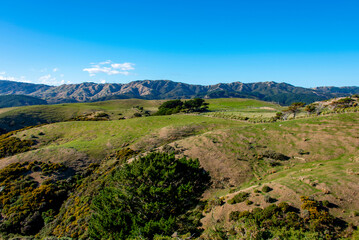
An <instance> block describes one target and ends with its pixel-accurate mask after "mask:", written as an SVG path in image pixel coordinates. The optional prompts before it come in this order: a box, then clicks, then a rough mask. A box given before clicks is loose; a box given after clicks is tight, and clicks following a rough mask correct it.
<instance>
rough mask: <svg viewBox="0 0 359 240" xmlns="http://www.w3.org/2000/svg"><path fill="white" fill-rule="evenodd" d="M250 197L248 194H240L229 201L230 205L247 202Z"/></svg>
mask: <svg viewBox="0 0 359 240" xmlns="http://www.w3.org/2000/svg"><path fill="white" fill-rule="evenodd" d="M249 195H250V194H249V193H247V192H240V193H238V194H237V195H235V196H234V197H233V198H232V199H230V200H228V203H229V204H236V203H241V202H244V201H245V200H247V199H248V197H249Z"/></svg>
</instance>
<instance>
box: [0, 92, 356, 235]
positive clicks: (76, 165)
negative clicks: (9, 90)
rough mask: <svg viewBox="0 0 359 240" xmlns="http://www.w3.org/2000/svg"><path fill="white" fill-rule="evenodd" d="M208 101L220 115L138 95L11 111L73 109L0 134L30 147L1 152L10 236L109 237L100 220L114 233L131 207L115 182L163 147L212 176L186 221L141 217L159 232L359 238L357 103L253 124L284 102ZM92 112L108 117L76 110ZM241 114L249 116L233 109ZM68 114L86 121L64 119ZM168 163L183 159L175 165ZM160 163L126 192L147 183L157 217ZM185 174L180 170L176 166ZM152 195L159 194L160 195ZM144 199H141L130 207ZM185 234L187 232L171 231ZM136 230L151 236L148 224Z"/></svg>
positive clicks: (4, 225) (5, 229) (1, 225)
mask: <svg viewBox="0 0 359 240" xmlns="http://www.w3.org/2000/svg"><path fill="white" fill-rule="evenodd" d="M353 99H354V98H353ZM206 101H207V102H208V103H209V110H210V111H209V112H205V113H201V114H182V113H180V114H175V115H169V116H168V115H167V116H148V117H133V114H134V113H136V112H137V113H139V111H141V110H140V109H142V108H141V107H143V110H142V111H143V112H144V111H150V112H154V111H156V109H157V107H158V106H159V105H160V104H161V103H162V102H163V101H160V100H138V99H122V100H112V101H105V102H98V103H73V104H60V105H48V106H28V107H21V108H15V109H13V110H10V111H7V112H4V113H3V114H5V113H8V114H9V113H11V114H10V115H8V116H9V119H11V116H18V115H14V113H15V112H16V111H20V110H21V111H27V112H28V116H29V117H30V116H31V114H33V115H34V116H35V114H34V112H33V108H44V107H52V108H53V109H55V110H52V111H54V112H51V111H50V112H49V113H48V114H49V116H54V115H58V114H59V113H62V114H63V115H61V116H60V115H59V118H58V120H57V122H54V123H50V124H46V125H42V126H37V127H32V128H28V129H23V130H18V131H16V132H14V133H8V134H6V135H1V137H0V141H1V143H7V142H9V143H10V144H12V142H13V141H14V142H15V143H18V146H20V144H25V143H28V144H29V145H28V146H25V147H26V148H24V151H23V152H21V151H18V153H17V154H11V153H8V155H7V156H5V157H3V158H2V159H1V160H0V178H1V179H2V183H1V184H2V185H0V187H1V189H3V190H2V191H0V199H1V202H0V204H3V205H1V208H2V209H3V211H2V214H3V219H1V220H0V232H1V234H2V236H3V237H4V238H5V239H7V238H11V237H20V236H24V235H27V236H29V235H30V236H34V235H36V236H37V237H38V238H44V237H49V236H51V237H53V238H64V237H68V238H73V239H88V238H89V237H90V236H91V237H93V236H95V238H98V239H101V236H99V235H96V232H95V233H94V232H93V231H94V229H99V228H98V227H97V225H94V224H95V223H96V224H100V226H105V227H106V228H104V230H103V231H104V234H105V233H106V234H110V235H111V233H112V232H116V231H117V230H118V229H117V228H112V227H111V226H113V225H111V224H112V223H111V221H112V222H113V220H112V219H115V216H117V217H120V216H121V217H122V216H123V215H121V214H122V213H123V212H126V211H124V210H118V211H117V212H116V210H115V209H116V207H120V206H121V204H120V205H118V202H116V201H119V200H118V198H116V197H113V196H119V197H121V196H123V195H121V194H120V192H118V195H116V194H115V195H111V194H114V192H113V191H112V190H111V189H117V190H118V191H121V189H122V187H123V186H124V185H121V182H117V180H116V179H117V178H116V177H120V175H119V174H122V173H123V172H121V171H122V170H123V169H127V168H126V167H124V166H127V165H123V164H124V163H125V162H128V163H129V165H131V164H133V163H136V164H139V163H138V160H137V159H138V158H139V157H140V156H142V157H145V156H152V155H150V154H151V153H153V152H161V153H169V154H174V155H175V156H176V157H177V159H182V158H183V157H184V158H192V159H198V161H199V164H200V166H201V167H203V169H204V170H205V172H206V173H208V174H209V176H210V177H211V185H210V186H209V187H208V188H206V190H205V191H204V194H203V196H202V198H201V199H199V200H198V202H195V203H196V204H195V206H194V205H191V207H188V208H187V209H186V211H185V213H184V214H182V213H183V212H182V213H181V214H182V215H173V216H175V218H174V220H173V221H175V222H176V223H178V224H179V225H171V221H172V220H171V221H170V220H168V222H166V224H168V229H167V228H166V229H162V227H163V225H164V224H161V223H163V221H164V220H158V221H159V223H158V224H159V225H156V224H157V223H156V222H155V221H148V220H144V221H143V222H141V219H139V220H138V219H137V220H136V221H138V224H139V225H141V224H145V223H151V224H152V225H151V226H152V227H151V228H143V229H142V231H150V230H149V229H153V230H154V231H155V232H156V231H157V230H156V229H160V230H158V231H157V232H156V233H157V234H158V235H156V238H154V239H173V238H177V236H178V237H179V238H181V239H183V238H188V237H190V236H192V238H193V239H238V238H242V239H251V236H254V235H255V236H267V237H261V238H262V239H272V238H275V237H277V238H278V239H290V238H292V239H300V238H302V239H322V238H324V237H326V238H328V239H338V238H342V239H355V236H358V231H357V230H356V227H355V226H358V225H359V214H358V212H359V200H358V198H357V197H356V196H357V195H358V194H359V192H358V189H359V185H358V182H359V181H358V180H359V179H358V178H359V177H358V176H359V175H358V172H359V159H358V154H359V141H358V138H359V135H358V130H359V121H358V119H359V118H358V117H359V113H358V111H357V110H358V107H357V105H355V106H354V104H352V105H353V107H348V108H346V109H348V112H345V111H343V109H341V108H340V109H339V110H338V111H334V110H332V111H329V110H328V111H327V112H324V111H323V114H320V115H316V114H312V115H307V114H304V113H303V114H302V115H301V114H298V115H297V118H296V119H292V118H288V120H285V121H284V120H278V121H272V122H266V121H263V122H257V123H254V122H255V121H250V119H252V118H255V119H259V118H260V119H262V120H263V119H271V117H272V116H274V115H275V114H276V112H278V111H283V110H285V109H284V108H283V107H281V106H279V105H276V104H273V103H268V102H263V101H258V100H253V99H236V98H231V99H228V98H224V99H208V100H206ZM337 101H338V100H337ZM353 101H355V102H357V101H358V99H357V98H355V99H354V100H353ZM331 102H335V101H334V100H333V101H331ZM331 102H330V101H329V102H325V103H326V104H328V107H329V106H333V105H331V104H330V103H331ZM318 105H320V103H318ZM12 111H13V112H12ZM37 111H39V112H45V110H41V111H40V110H37ZM57 112H59V113H57ZM91 112H92V113H96V112H101V113H105V114H107V117H106V119H101V120H98V121H95V120H96V119H92V118H91V119H86V118H85V119H82V118H81V119H82V120H81V119H76V116H92V115H86V114H87V113H91ZM120 113H121V115H119V114H120ZM238 115H239V116H243V117H247V118H249V120H245V121H244V120H238V119H237V118H235V117H233V116H238ZM100 116H104V114H101V115H100ZM123 116H125V119H123V118H122V117H123ZM67 117H72V118H75V119H72V120H71V121H63V120H61V119H65V118H67ZM46 118H47V116H44V119H46ZM1 146H3V145H1ZM0 152H1V153H3V152H2V150H1V151H0ZM157 160H159V159H157ZM134 166H137V168H135V169H133V170H131V171H132V172H133V173H136V172H138V171H142V170H141V167H140V166H139V165H134ZM169 166H173V167H174V166H175V164H174V162H172V163H171V164H170V165H169ZM153 169H155V168H154V167H153V166H152V165H150V166H149V168H146V171H145V172H144V174H143V175H141V176H137V177H136V178H135V179H136V184H137V183H142V182H143V185H141V187H138V188H135V189H130V188H129V189H127V190H126V191H127V192H126V194H129V193H130V192H131V191H135V192H136V193H139V194H142V193H143V192H144V191H147V190H148V194H149V195H144V196H143V198H141V197H138V196H137V195H136V196H137V197H136V198H134V199H135V200H136V199H137V200H139V201H140V203H141V204H140V205H142V206H144V208H143V209H141V211H148V213H147V212H146V217H150V216H152V215H156V214H158V211H157V210H156V211H155V212H151V209H158V206H161V204H162V203H161V197H158V196H157V194H163V193H162V192H158V189H156V188H155V187H154V186H155V184H152V182H150V180H147V181H145V180H144V178H145V177H146V176H147V175H148V176H152V177H154V176H158V175H160V174H162V172H153ZM182 169H183V168H182ZM174 172H175V170H174V169H173V168H171V171H170V174H173V173H174ZM126 174H129V173H126ZM182 174H184V173H182ZM125 176H126V177H128V178H129V177H131V176H128V175H125ZM164 176H167V175H166V174H165V175H164ZM126 179H127V178H126ZM149 179H152V180H154V179H153V178H149ZM187 179H189V177H187ZM147 182H148V183H150V184H149V186H147V185H146V183H147ZM156 184H157V183H156ZM158 184H159V186H161V184H162V185H163V184H165V183H164V182H163V181H160V182H159V183H158ZM173 184H174V185H176V184H177V182H174V183H173ZM127 186H129V187H131V183H126V187H127ZM156 186H157V185H156ZM147 187H148V188H147ZM146 189H147V190H146ZM10 190H11V191H10ZM169 191H170V190H169ZM186 191H190V189H186V188H184V189H183V191H182V192H186ZM126 194H125V195H126ZM151 194H153V195H151ZM20 196H21V197H20ZM106 196H107V197H106ZM139 196H141V195H139ZM152 197H153V198H152ZM169 198H170V197H169ZM41 199H46V201H45V200H41ZM146 199H151V201H150V203H147V202H146V201H147V200H146ZM154 199H155V201H154ZM176 199H177V198H176ZM137 200H136V201H137ZM187 200H188V199H187ZM187 200H186V199H185V200H184V201H185V202H186V201H187ZM192 200H193V199H192ZM45 203H46V204H45ZM50 203H52V204H50ZM55 203H56V204H55ZM101 203H106V204H110V205H111V206H112V207H111V208H113V209H114V211H115V212H109V211H107V210H106V208H105V209H102V210H103V212H101V211H102V210H101ZM134 203H135V202H131V201H130V202H128V204H127V203H126V206H127V205H130V204H134ZM116 204H117V205H116ZM146 204H148V205H146ZM151 204H153V205H151ZM157 204H158V205H157ZM286 204H287V205H286ZM110 205H109V206H110ZM106 206H107V205H106ZM133 206H134V207H136V208H138V207H139V205H133ZM166 206H168V204H167V205H166ZM107 209H108V208H107ZM138 211H139V210H138ZM95 213H96V214H98V215H96V216H97V217H102V218H100V221H97V222H95V220H94V214H95ZM101 214H103V215H101ZM169 214H171V209H170V210H169ZM251 214H252V215H251ZM126 216H127V215H126ZM126 216H125V217H126ZM140 216H141V214H140ZM241 216H242V217H241ZM243 216H246V217H245V218H243ZM165 217H166V216H163V217H162V218H163V219H164V218H165ZM252 217H253V218H252ZM132 219H133V218H132ZM159 219H161V218H159ZM35 220H36V221H35ZM186 220H188V221H186ZM161 221H162V222H161ZM248 221H249V222H248ZM118 222H121V221H118ZM35 223H36V224H35ZM107 223H108V224H110V225H106V224H107ZM101 224H103V225H101ZM113 224H116V223H115V222H113ZM125 226H126V225H125ZM201 228H203V231H202V230H200V229H201ZM116 229H117V230H116ZM198 230H200V231H198ZM165 231H166V234H164V232H165ZM142 233H144V232H142ZM146 233H147V232H146ZM175 233H176V234H177V236H175V237H173V238H172V237H171V235H172V234H175ZM323 233H325V234H326V235H323ZM133 234H135V236H138V237H139V238H141V237H142V238H143V236H142V235H141V233H133ZM136 234H137V235H136ZM148 234H150V233H148ZM96 236H97V237H96ZM131 237H132V238H133V236H132V235H131ZM131 237H129V238H131ZM199 237H200V238H199ZM122 238H124V237H122ZM261 238H260V239H261Z"/></svg>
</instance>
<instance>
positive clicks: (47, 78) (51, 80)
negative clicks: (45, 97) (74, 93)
mask: <svg viewBox="0 0 359 240" xmlns="http://www.w3.org/2000/svg"><path fill="white" fill-rule="evenodd" d="M39 82H40V83H42V84H46V85H59V84H61V81H57V80H56V78H55V77H52V76H51V74H47V75H44V76H41V77H39Z"/></svg>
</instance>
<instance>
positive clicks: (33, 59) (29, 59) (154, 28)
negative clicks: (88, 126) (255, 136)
mask: <svg viewBox="0 0 359 240" xmlns="http://www.w3.org/2000/svg"><path fill="white" fill-rule="evenodd" d="M358 12H359V1H357V0H342V1H331V0H326V1H324V0H310V1H307V0H301V1H288V0H285V1H284V0H283V1H282V0H281V1H279V0H271V1H268V0H251V1H241V0H231V1H230V0H222V1H212V0H207V1H195V0H192V1H189V0H163V1H158V0H151V1H145V0H132V1H129V0H128V1H108V0H102V1H91V0H87V1H85V0H83V1H81V0H71V1H69V0H46V1H38V0H32V1H28V0H13V1H5V0H4V1H2V0H0V78H2V79H9V80H15V81H26V82H32V83H44V84H50V85H59V84H63V83H80V82H97V83H100V82H116V83H127V82H130V81H133V80H142V79H170V80H173V81H178V82H185V83H192V84H202V85H208V84H216V83H219V82H222V83H227V82H234V81H240V82H246V83H247V82H260V81H276V82H287V83H290V84H293V85H296V86H304V87H314V86H323V85H327V86H328V85H330V86H351V85H356V86H358V85H359V14H358Z"/></svg>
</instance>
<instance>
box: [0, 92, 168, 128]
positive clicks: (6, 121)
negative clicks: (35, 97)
mask: <svg viewBox="0 0 359 240" xmlns="http://www.w3.org/2000/svg"><path fill="white" fill-rule="evenodd" d="M160 102H161V101H156V100H154V101H145V100H139V99H129V100H128V99H126V100H113V101H106V102H96V103H68V104H57V105H47V106H29V107H18V108H13V109H11V108H10V109H9V108H8V109H4V110H0V128H2V129H5V130H7V131H13V130H16V129H21V128H24V127H27V126H33V125H38V124H43V123H54V122H62V121H66V120H70V119H73V118H76V117H78V116H85V115H86V114H92V113H97V112H104V113H106V114H108V119H109V120H116V119H120V118H123V117H127V118H129V117H132V116H133V114H134V113H135V112H139V110H138V109H137V108H135V107H136V106H142V107H143V108H144V111H149V112H153V111H156V110H157V108H156V107H157V106H158V105H160Z"/></svg>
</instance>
